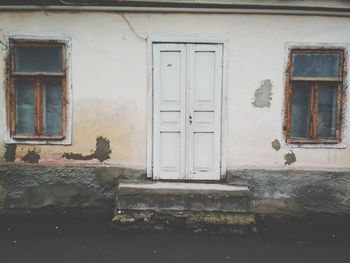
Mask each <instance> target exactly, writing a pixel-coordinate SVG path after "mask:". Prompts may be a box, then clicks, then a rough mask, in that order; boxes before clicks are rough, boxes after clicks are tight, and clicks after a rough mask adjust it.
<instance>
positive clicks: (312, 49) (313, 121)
mask: <svg viewBox="0 0 350 263" xmlns="http://www.w3.org/2000/svg"><path fill="white" fill-rule="evenodd" d="M295 52H304V53H316V52H322V53H323V52H324V53H339V54H340V61H339V63H340V64H339V66H340V67H339V68H340V74H341V75H340V76H338V78H331V79H330V78H295V77H294V78H293V77H292V76H291V74H292V72H293V69H292V57H293V54H294V53H295ZM346 79H347V48H346V46H343V45H341V46H340V45H316V46H305V45H294V46H289V47H288V57H287V65H286V71H285V103H284V114H283V119H284V121H283V136H284V138H285V142H286V143H287V144H288V145H291V146H292V145H296V146H298V147H300V146H303V145H310V146H317V145H319V146H331V147H332V146H335V145H336V146H339V147H337V148H345V144H342V142H343V137H344V136H343V133H344V130H345V129H346V123H345V117H344V116H345V109H346V103H345V101H346V88H347V87H346V84H347V81H346ZM296 81H297V82H307V83H311V84H312V97H313V98H312V99H311V104H313V105H311V117H310V131H309V134H310V138H292V137H291V136H290V132H291V98H292V87H291V86H292V83H293V82H296ZM317 82H331V83H338V91H337V124H336V136H335V139H324V138H317V137H316V130H317V118H316V115H317V107H316V106H315V104H317V100H316V99H315V98H316V95H317V94H316V93H315V91H316V92H317V87H315V86H316V85H315V83H317ZM341 144H342V145H341Z"/></svg>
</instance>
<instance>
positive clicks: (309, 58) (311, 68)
mask: <svg viewBox="0 0 350 263" xmlns="http://www.w3.org/2000/svg"><path fill="white" fill-rule="evenodd" d="M339 59H340V57H339V54H329V53H328V54H322V53H297V54H294V55H293V70H294V71H293V77H338V76H339Z"/></svg>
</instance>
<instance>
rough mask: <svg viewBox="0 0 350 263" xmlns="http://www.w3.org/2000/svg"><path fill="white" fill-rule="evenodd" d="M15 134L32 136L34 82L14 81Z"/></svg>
mask: <svg viewBox="0 0 350 263" xmlns="http://www.w3.org/2000/svg"><path fill="white" fill-rule="evenodd" d="M15 88H16V134H34V82H33V81H31V80H16V81H15Z"/></svg>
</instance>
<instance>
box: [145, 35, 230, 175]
mask: <svg viewBox="0 0 350 263" xmlns="http://www.w3.org/2000/svg"><path fill="white" fill-rule="evenodd" d="M157 43H159V44H165V43H174V44H179V43H184V44H221V45H222V47H223V54H222V59H223V66H222V92H221V96H222V98H221V103H222V106H221V153H220V155H221V158H220V179H225V178H226V170H227V163H226V153H227V147H226V146H227V143H226V137H227V125H226V124H227V116H226V113H227V81H228V74H227V72H228V66H229V65H228V44H229V43H228V39H223V38H202V37H200V38H194V37H170V36H159V35H150V36H149V37H148V38H147V62H148V63H147V66H148V79H147V167H146V172H147V178H149V179H159V178H155V177H153V115H154V112H153V44H157Z"/></svg>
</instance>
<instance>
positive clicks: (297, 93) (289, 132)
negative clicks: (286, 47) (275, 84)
mask: <svg viewBox="0 0 350 263" xmlns="http://www.w3.org/2000/svg"><path fill="white" fill-rule="evenodd" d="M343 64H344V50H342V49H292V50H291V52H290V56H289V66H288V72H287V74H288V76H287V87H286V111H285V112H286V116H285V125H284V131H285V134H286V139H287V142H290V143H338V142H340V140H341V134H340V133H341V120H342V118H341V113H342V102H343V97H344V96H343V69H344V66H343Z"/></svg>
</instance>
